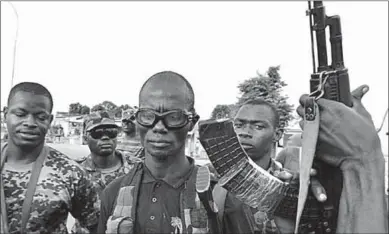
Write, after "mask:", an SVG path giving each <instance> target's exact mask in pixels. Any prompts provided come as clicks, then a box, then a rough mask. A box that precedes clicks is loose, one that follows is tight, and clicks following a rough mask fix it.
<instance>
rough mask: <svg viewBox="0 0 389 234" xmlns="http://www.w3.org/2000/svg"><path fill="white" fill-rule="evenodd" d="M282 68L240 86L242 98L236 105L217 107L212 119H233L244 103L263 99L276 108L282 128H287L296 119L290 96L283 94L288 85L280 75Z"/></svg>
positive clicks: (274, 68) (258, 75)
mask: <svg viewBox="0 0 389 234" xmlns="http://www.w3.org/2000/svg"><path fill="white" fill-rule="evenodd" d="M279 70H280V66H276V67H269V69H268V70H267V71H266V73H265V74H260V73H257V76H256V77H253V78H250V79H247V80H245V81H243V82H242V83H240V84H239V85H238V89H239V91H240V97H239V98H238V101H237V103H236V104H231V105H217V106H216V107H215V108H214V110H213V111H212V116H211V118H216V117H217V116H218V115H223V114H224V113H228V116H229V117H230V118H233V117H234V116H235V114H236V112H237V110H238V108H239V106H241V105H242V104H243V103H244V102H246V101H248V100H252V99H255V98H263V99H265V100H266V101H268V102H270V103H272V104H273V105H275V106H276V108H277V110H278V112H279V115H280V126H279V127H281V128H285V127H286V126H288V123H289V122H290V121H291V120H293V119H294V117H293V113H292V112H293V105H290V104H289V103H288V96H287V95H284V94H283V93H282V88H283V87H285V86H286V85H287V84H286V83H285V82H284V81H283V80H282V78H281V76H280V74H279Z"/></svg>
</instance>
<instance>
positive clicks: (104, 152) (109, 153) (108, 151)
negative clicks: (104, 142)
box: [99, 150, 113, 157]
mask: <svg viewBox="0 0 389 234" xmlns="http://www.w3.org/2000/svg"><path fill="white" fill-rule="evenodd" d="M112 153H113V150H104V151H100V153H99V155H101V156H104V157H107V156H110V155H111V154H112Z"/></svg>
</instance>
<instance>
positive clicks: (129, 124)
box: [117, 108, 144, 157]
mask: <svg viewBox="0 0 389 234" xmlns="http://www.w3.org/2000/svg"><path fill="white" fill-rule="evenodd" d="M122 131H123V133H124V136H123V138H122V139H120V143H118V145H117V149H119V150H122V151H126V152H129V153H131V154H132V155H133V156H134V157H140V156H141V155H144V154H142V152H143V147H142V145H141V144H140V141H139V134H137V131H136V125H135V109H133V108H130V109H128V110H125V111H123V117H122Z"/></svg>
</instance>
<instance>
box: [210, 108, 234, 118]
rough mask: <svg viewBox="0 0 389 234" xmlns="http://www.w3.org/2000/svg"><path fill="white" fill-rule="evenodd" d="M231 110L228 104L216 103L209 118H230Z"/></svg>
mask: <svg viewBox="0 0 389 234" xmlns="http://www.w3.org/2000/svg"><path fill="white" fill-rule="evenodd" d="M230 114H231V110H230V108H229V107H228V105H217V106H216V107H215V108H214V109H213V111H212V114H211V119H224V118H230Z"/></svg>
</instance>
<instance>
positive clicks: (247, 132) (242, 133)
mask: <svg viewBox="0 0 389 234" xmlns="http://www.w3.org/2000/svg"><path fill="white" fill-rule="evenodd" d="M236 134H237V135H238V136H239V137H240V138H246V139H251V138H253V135H252V134H251V129H250V128H249V127H248V126H247V125H245V126H243V127H242V128H240V129H237V130H236Z"/></svg>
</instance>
